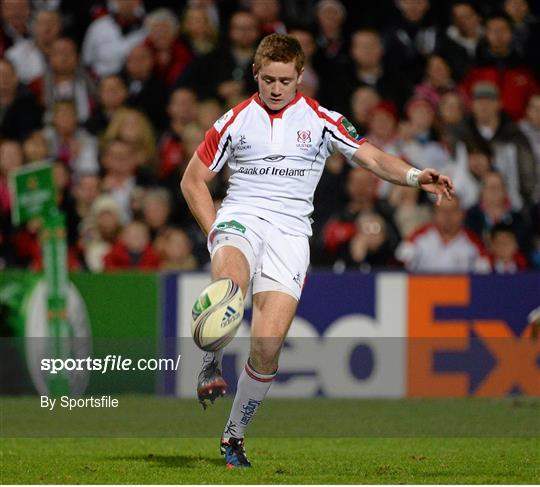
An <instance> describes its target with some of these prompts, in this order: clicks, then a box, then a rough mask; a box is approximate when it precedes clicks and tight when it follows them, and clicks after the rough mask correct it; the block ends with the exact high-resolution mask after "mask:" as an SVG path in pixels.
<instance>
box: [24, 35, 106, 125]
mask: <svg viewBox="0 0 540 487" xmlns="http://www.w3.org/2000/svg"><path fill="white" fill-rule="evenodd" d="M29 87H30V89H31V90H32V92H33V93H34V94H35V96H36V98H37V99H38V100H39V101H40V102H41V104H42V105H43V107H44V108H45V122H46V123H48V122H50V121H51V120H52V110H53V106H54V104H55V103H56V102H57V101H65V100H71V101H73V103H74V104H75V106H76V108H77V115H78V120H79V122H81V123H84V122H86V120H88V117H90V114H91V113H92V110H93V108H94V103H95V95H96V93H95V86H94V83H93V82H92V80H90V78H89V77H88V76H87V74H86V73H85V71H84V70H83V69H82V68H81V67H80V66H79V58H78V54H77V46H76V45H75V42H73V41H72V40H71V39H68V38H67V37H61V38H59V39H56V40H55V41H54V42H53V43H52V45H51V51H50V56H49V67H48V68H47V70H46V72H45V75H44V76H42V77H41V78H36V79H34V80H33V81H32V82H31V83H30V85H29Z"/></svg>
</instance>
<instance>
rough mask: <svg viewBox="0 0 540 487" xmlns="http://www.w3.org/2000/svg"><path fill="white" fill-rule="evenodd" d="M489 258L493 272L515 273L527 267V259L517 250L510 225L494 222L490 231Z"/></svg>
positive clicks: (514, 236) (516, 243)
mask: <svg viewBox="0 0 540 487" xmlns="http://www.w3.org/2000/svg"><path fill="white" fill-rule="evenodd" d="M489 260H490V262H491V268H492V269H493V272H496V273H497V274H515V273H516V272H518V271H522V270H525V269H527V259H526V258H525V256H524V255H523V253H521V251H520V250H519V246H518V242H517V239H516V235H515V233H514V230H513V228H512V227H511V226H509V225H505V224H504V223H498V224H496V225H495V226H494V227H493V228H492V229H491V232H490V238H489Z"/></svg>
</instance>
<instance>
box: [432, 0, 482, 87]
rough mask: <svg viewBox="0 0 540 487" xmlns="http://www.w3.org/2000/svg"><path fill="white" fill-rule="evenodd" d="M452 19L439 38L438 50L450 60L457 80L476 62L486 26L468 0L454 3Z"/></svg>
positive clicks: (444, 57)
mask: <svg viewBox="0 0 540 487" xmlns="http://www.w3.org/2000/svg"><path fill="white" fill-rule="evenodd" d="M451 21H452V23H451V24H450V25H449V26H448V27H447V29H446V31H445V32H444V33H441V34H440V35H439V38H438V39H437V48H436V52H437V54H439V55H440V56H441V57H442V58H443V59H446V60H447V61H448V63H449V64H450V66H451V67H452V72H453V73H454V77H455V80H456V81H461V80H462V79H463V77H464V76H465V74H466V73H467V71H468V70H469V68H470V67H471V66H472V65H473V64H474V60H475V56H476V47H477V46H478V43H479V42H480V39H481V38H482V36H483V33H484V28H483V27H482V18H481V16H480V13H479V12H478V10H477V9H476V6H475V4H474V3H473V2H470V1H468V0H458V1H457V2H455V3H454V4H453V5H452V10H451Z"/></svg>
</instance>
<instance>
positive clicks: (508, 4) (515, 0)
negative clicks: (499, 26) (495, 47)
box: [503, 0, 540, 55]
mask: <svg viewBox="0 0 540 487" xmlns="http://www.w3.org/2000/svg"><path fill="white" fill-rule="evenodd" d="M503 7H504V12H505V13H506V15H508V17H509V18H510V19H511V20H512V23H513V28H514V39H513V40H514V45H515V46H516V48H517V50H518V52H519V53H520V54H521V55H526V53H527V51H528V50H534V48H535V47H537V46H538V45H537V44H536V45H535V44H533V41H534V40H538V30H539V27H540V26H539V22H538V18H537V17H535V16H534V15H533V14H532V12H531V9H530V7H529V4H528V2H527V0H504V3H503Z"/></svg>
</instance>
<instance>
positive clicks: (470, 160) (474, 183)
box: [446, 142, 493, 210]
mask: <svg viewBox="0 0 540 487" xmlns="http://www.w3.org/2000/svg"><path fill="white" fill-rule="evenodd" d="M446 170H447V173H448V174H449V175H450V176H451V177H452V180H453V181H454V184H455V188H456V194H457V195H458V196H459V199H460V201H461V206H462V207H463V209H465V210H468V209H469V208H471V207H472V206H474V205H476V204H477V203H478V199H479V198H480V189H481V184H482V180H483V179H484V177H485V176H486V175H487V174H488V173H490V172H491V171H493V164H492V154H491V152H490V151H489V149H486V148H485V147H484V148H480V147H474V146H471V147H467V146H466V144H465V143H464V142H458V143H457V144H456V148H455V150H454V158H453V160H452V161H451V162H450V163H449V164H448V167H447V168H446Z"/></svg>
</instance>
